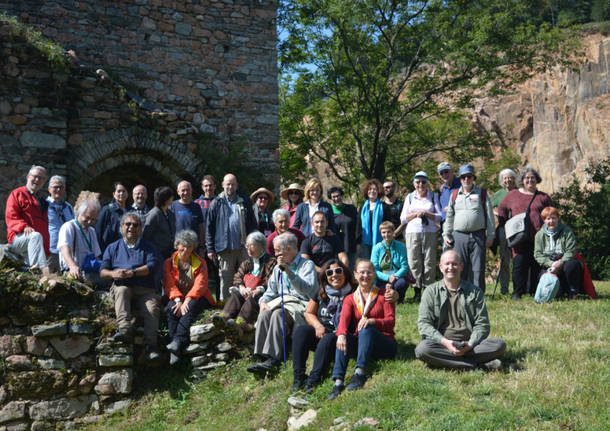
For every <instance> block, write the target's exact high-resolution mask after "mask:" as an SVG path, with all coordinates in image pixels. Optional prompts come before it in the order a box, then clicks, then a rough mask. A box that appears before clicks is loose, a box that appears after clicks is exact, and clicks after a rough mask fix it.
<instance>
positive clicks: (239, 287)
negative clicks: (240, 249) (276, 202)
mask: <svg viewBox="0 0 610 431" xmlns="http://www.w3.org/2000/svg"><path fill="white" fill-rule="evenodd" d="M266 248H267V239H266V238H265V235H263V234H262V233H260V232H258V231H255V232H252V233H251V234H250V235H248V236H247V238H246V251H247V252H248V259H246V260H244V261H243V262H242V263H241V265H239V269H238V270H237V272H236V273H235V276H234V277H233V286H232V287H231V288H230V289H229V292H231V296H229V299H228V300H227V303H226V304H225V306H224V309H223V310H222V313H221V314H220V315H215V316H214V317H213V318H214V319H215V320H217V319H218V318H219V317H222V318H224V319H225V320H228V319H235V318H237V321H236V323H237V324H238V325H245V324H253V323H254V322H255V321H256V316H257V315H258V300H259V298H260V297H261V295H262V294H263V293H264V292H265V290H266V289H267V281H269V277H271V273H272V272H273V268H274V267H275V258H274V257H271V256H269V255H268V254H267V253H266V252H265V249H266Z"/></svg>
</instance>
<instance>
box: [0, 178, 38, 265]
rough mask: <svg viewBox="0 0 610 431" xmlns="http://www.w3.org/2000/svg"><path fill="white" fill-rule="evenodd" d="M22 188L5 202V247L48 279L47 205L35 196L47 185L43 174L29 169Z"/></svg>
mask: <svg viewBox="0 0 610 431" xmlns="http://www.w3.org/2000/svg"><path fill="white" fill-rule="evenodd" d="M26 179H27V182H26V185H25V186H21V187H18V188H16V189H15V190H13V191H12V192H11V194H10V195H9V197H8V200H7V201H6V212H5V220H6V230H7V238H8V242H9V244H12V246H13V248H14V249H16V250H17V251H18V252H19V253H21V254H22V255H23V256H25V262H26V264H28V265H30V266H31V267H32V268H38V269H40V270H41V271H42V274H43V275H49V265H48V263H47V256H48V255H49V219H48V217H47V208H48V203H47V201H46V200H45V199H43V198H41V197H39V196H38V195H37V193H38V191H39V190H40V189H41V188H42V186H43V185H44V184H45V183H46V182H47V170H46V169H45V168H43V167H42V166H32V167H31V168H30V171H29V172H28V175H27V177H26Z"/></svg>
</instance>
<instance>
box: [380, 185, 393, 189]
mask: <svg viewBox="0 0 610 431" xmlns="http://www.w3.org/2000/svg"><path fill="white" fill-rule="evenodd" d="M383 188H384V189H391V188H394V186H393V185H391V186H383Z"/></svg>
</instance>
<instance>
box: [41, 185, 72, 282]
mask: <svg viewBox="0 0 610 431" xmlns="http://www.w3.org/2000/svg"><path fill="white" fill-rule="evenodd" d="M65 195H66V178H65V177H62V176H60V175H53V176H52V177H51V179H50V180H49V197H48V198H47V202H48V203H49V213H48V215H49V237H50V240H51V242H50V251H51V254H50V255H49V259H48V262H49V270H50V271H51V272H57V271H58V270H59V251H58V247H57V239H58V238H59V229H61V227H62V225H63V224H64V223H66V222H69V221H70V220H73V219H74V210H73V209H72V205H70V204H69V203H68V202H66V200H65V199H64V197H65Z"/></svg>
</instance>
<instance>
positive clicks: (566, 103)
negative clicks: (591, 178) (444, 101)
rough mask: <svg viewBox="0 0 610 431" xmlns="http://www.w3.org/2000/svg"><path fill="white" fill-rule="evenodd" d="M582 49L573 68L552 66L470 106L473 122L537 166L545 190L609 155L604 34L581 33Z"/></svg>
mask: <svg viewBox="0 0 610 431" xmlns="http://www.w3.org/2000/svg"><path fill="white" fill-rule="evenodd" d="M583 48H584V50H585V53H586V58H585V60H584V62H583V63H582V65H581V66H580V68H579V69H578V70H566V69H564V68H560V67H555V68H553V69H552V70H551V71H549V72H547V73H545V74H544V75H539V76H535V77H533V78H531V79H529V80H528V81H526V82H525V83H524V84H522V85H520V86H519V87H518V88H517V90H516V92H515V93H513V94H511V95H506V96H503V97H500V98H493V99H492V98H484V99H479V101H478V103H477V105H476V107H475V121H476V122H477V123H478V124H479V125H481V126H482V127H484V128H485V129H486V130H488V131H492V132H494V133H497V134H498V136H499V137H500V139H502V140H503V141H504V143H505V144H507V145H508V146H509V147H511V148H512V149H513V150H515V152H517V153H518V154H519V155H521V157H522V159H523V166H532V167H534V168H535V169H537V170H538V171H539V172H540V175H541V176H542V179H543V182H542V184H541V185H540V188H541V189H542V190H544V191H546V192H553V191H556V190H557V189H559V188H560V187H561V186H563V185H565V184H567V183H568V182H570V181H571V179H572V178H573V177H574V176H575V175H582V174H583V172H584V169H585V168H586V167H587V166H588V165H589V163H590V162H591V161H599V160H602V159H605V158H607V157H610V38H609V37H607V36H602V35H592V36H587V37H586V38H585V39H584V40H583Z"/></svg>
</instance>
